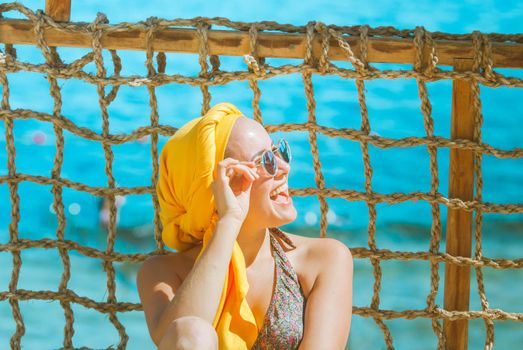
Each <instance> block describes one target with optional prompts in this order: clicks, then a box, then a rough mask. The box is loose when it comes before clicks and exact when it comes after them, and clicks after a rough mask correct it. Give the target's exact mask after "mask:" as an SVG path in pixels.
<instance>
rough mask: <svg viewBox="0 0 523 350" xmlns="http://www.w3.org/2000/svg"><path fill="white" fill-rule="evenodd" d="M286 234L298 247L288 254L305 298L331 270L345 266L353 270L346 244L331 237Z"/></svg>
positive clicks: (350, 255)
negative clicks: (319, 279) (315, 284)
mask: <svg viewBox="0 0 523 350" xmlns="http://www.w3.org/2000/svg"><path fill="white" fill-rule="evenodd" d="M285 234H286V235H287V236H288V237H289V238H290V239H291V240H292V241H293V243H294V245H295V246H296V248H295V249H291V250H289V251H287V252H286V253H287V256H288V257H289V260H291V263H292V265H293V267H294V269H295V271H296V273H297V275H298V278H299V280H300V284H301V286H302V290H303V293H304V295H305V297H308V295H309V293H310V291H311V289H312V287H313V286H314V283H315V282H316V279H317V278H318V276H320V274H322V273H325V272H327V271H328V269H329V268H331V269H332V267H333V266H337V267H338V268H339V267H340V266H345V267H346V268H347V269H352V254H351V252H350V249H349V247H347V245H346V244H345V243H343V242H341V241H339V240H337V239H335V238H330V237H325V238H321V237H305V236H300V235H296V234H292V233H289V232H285Z"/></svg>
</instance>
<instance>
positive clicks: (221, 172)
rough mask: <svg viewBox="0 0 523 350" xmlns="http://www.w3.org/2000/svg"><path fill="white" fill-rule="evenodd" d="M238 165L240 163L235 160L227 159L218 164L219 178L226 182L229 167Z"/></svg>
mask: <svg viewBox="0 0 523 350" xmlns="http://www.w3.org/2000/svg"><path fill="white" fill-rule="evenodd" d="M237 163H239V161H238V160H236V159H233V158H225V159H224V160H222V161H220V162H218V178H220V179H222V180H225V178H226V177H227V175H226V172H225V171H226V169H227V167H228V166H230V165H231V164H237Z"/></svg>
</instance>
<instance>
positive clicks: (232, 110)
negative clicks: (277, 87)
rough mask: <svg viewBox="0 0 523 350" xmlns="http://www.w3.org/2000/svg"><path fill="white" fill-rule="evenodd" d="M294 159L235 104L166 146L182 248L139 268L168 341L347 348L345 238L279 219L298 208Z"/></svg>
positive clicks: (169, 226)
mask: <svg viewBox="0 0 523 350" xmlns="http://www.w3.org/2000/svg"><path fill="white" fill-rule="evenodd" d="M194 159H198V162H193V160H194ZM253 159H254V161H253ZM291 159H292V157H291V153H290V145H289V144H288V143H287V141H285V140H281V141H280V142H279V143H278V145H277V147H276V148H275V146H274V143H273V142H272V141H271V139H270V137H269V135H268V134H267V131H266V130H265V129H264V127H263V126H262V125H261V124H259V123H257V122H255V121H253V120H251V119H249V118H247V117H245V116H243V115H242V113H241V112H240V111H239V110H238V109H237V108H236V107H235V106H233V105H231V104H229V103H220V104H217V105H215V106H214V107H213V108H211V109H210V110H209V111H208V112H207V113H206V114H205V115H204V116H202V117H199V118H196V119H193V120H192V121H190V122H188V123H187V124H185V125H184V126H183V127H182V128H180V129H179V130H178V131H177V132H176V133H175V135H174V136H173V137H172V138H171V139H170V140H169V141H168V142H167V143H166V145H165V146H164V148H163V150H162V154H161V164H160V183H159V186H158V195H159V199H160V204H161V209H162V211H161V218H162V222H163V224H164V231H163V233H162V237H163V240H164V242H165V243H166V244H167V245H168V246H170V247H172V248H175V249H177V250H178V252H177V253H175V254H173V255H169V256H153V257H151V258H149V259H148V260H146V261H145V262H144V264H143V265H142V266H141V268H140V271H139V273H138V276H137V282H138V288H139V294H140V298H141V301H142V304H143V308H144V312H145V316H146V320H147V324H148V327H149V332H150V334H151V337H152V339H153V341H154V342H155V344H157V345H158V346H159V348H160V349H172V348H174V349H195V348H198V349H218V348H219V349H251V348H252V349H276V348H277V349H282V348H285V349H298V348H299V349H319V348H321V349H341V348H344V346H345V344H346V342H347V338H348V336H349V330H350V321H351V316H352V271H353V265H352V256H351V253H350V250H349V249H348V248H347V247H346V246H345V245H344V244H343V243H341V242H339V241H337V240H334V239H330V238H307V237H302V236H299V235H294V234H290V233H286V232H283V231H282V230H280V229H279V228H278V227H279V226H281V225H284V224H287V223H290V222H292V221H293V220H295V218H296V215H297V213H296V209H295V208H294V206H293V205H292V200H291V199H290V196H289V195H288V190H287V188H288V185H287V183H288V175H289V172H290V170H291V165H290V161H291ZM274 195H277V197H276V198H274ZM327 321H329V322H327Z"/></svg>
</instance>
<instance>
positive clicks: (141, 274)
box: [137, 216, 241, 344]
mask: <svg viewBox="0 0 523 350" xmlns="http://www.w3.org/2000/svg"><path fill="white" fill-rule="evenodd" d="M240 228H241V223H239V222H238V221H237V220H236V219H233V218H229V217H227V216H225V217H223V218H220V219H219V220H218V221H217V223H216V229H215V232H214V234H213V236H212V238H211V239H210V241H209V244H208V245H207V247H206V248H205V250H204V251H203V253H202V256H201V257H200V259H198V261H196V263H195V264H194V266H193V268H192V269H191V271H190V272H189V274H188V275H187V277H186V278H185V280H184V281H183V283H182V282H181V281H180V279H179V278H178V277H176V278H173V277H172V276H165V275H166V274H171V275H172V270H170V271H165V267H164V269H163V270H164V271H157V270H158V269H157V267H158V266H154V264H155V262H154V258H153V259H151V260H146V261H145V262H144V264H143V265H142V266H141V268H140V270H139V271H138V275H137V284H138V288H139V293H140V299H141V300H142V304H143V307H144V312H145V314H146V319H147V325H148V327H149V332H150V334H151V338H152V339H153V341H154V342H155V343H156V344H159V342H160V340H161V339H162V337H163V335H164V333H165V331H166V330H167V328H168V327H169V325H170V324H171V322H172V321H173V320H175V319H177V318H179V317H182V316H189V315H191V316H197V317H200V318H203V319H204V320H206V321H208V322H209V323H211V324H212V322H213V321H214V316H215V314H216V310H217V309H218V304H219V302H220V296H221V292H222V288H223V284H224V282H225V276H226V273H227V269H228V267H229V261H230V259H231V255H232V249H233V247H234V242H235V239H236V237H237V235H238V233H239V230H240ZM161 275H164V276H161ZM166 279H169V280H170V281H171V283H167V284H166V282H165V280H166ZM158 292H160V295H158ZM174 293H176V294H175V295H174V297H172V296H173V294H174Z"/></svg>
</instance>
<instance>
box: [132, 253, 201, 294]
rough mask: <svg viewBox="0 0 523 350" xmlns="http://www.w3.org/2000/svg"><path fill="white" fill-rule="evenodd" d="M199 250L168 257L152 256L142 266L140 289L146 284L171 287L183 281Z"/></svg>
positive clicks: (140, 269)
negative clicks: (162, 283) (160, 284)
mask: <svg viewBox="0 0 523 350" xmlns="http://www.w3.org/2000/svg"><path fill="white" fill-rule="evenodd" d="M198 251H199V250H196V249H194V248H193V249H190V250H188V251H186V252H171V253H169V254H166V255H152V256H150V257H148V258H147V259H146V260H145V261H144V262H143V263H142V265H141V266H140V268H139V270H138V274H137V282H138V287H139V288H140V284H142V285H143V284H144V282H146V283H147V282H149V283H158V282H164V283H166V284H169V285H173V286H174V285H175V284H177V281H178V282H179V281H183V279H184V278H185V276H187V274H188V273H189V271H190V270H191V269H192V267H193V265H194V260H195V259H196V255H197V253H198Z"/></svg>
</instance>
